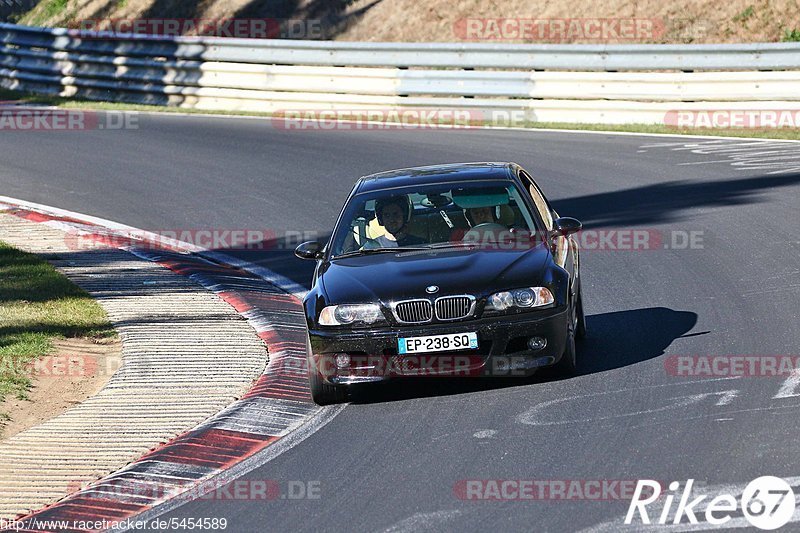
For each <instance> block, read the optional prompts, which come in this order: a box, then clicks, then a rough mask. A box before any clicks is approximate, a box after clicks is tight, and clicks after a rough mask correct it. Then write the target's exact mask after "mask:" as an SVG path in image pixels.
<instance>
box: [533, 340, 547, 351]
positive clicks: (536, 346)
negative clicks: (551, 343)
mask: <svg viewBox="0 0 800 533" xmlns="http://www.w3.org/2000/svg"><path fill="white" fill-rule="evenodd" d="M545 346H547V339H545V338H544V337H531V338H530V339H528V348H530V349H531V350H534V351H536V350H541V349H542V348H544V347H545Z"/></svg>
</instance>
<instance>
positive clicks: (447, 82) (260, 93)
mask: <svg viewBox="0 0 800 533" xmlns="http://www.w3.org/2000/svg"><path fill="white" fill-rule="evenodd" d="M733 70H735V71H733ZM643 71H647V72H643ZM0 85H2V86H5V87H8V88H19V89H25V90H30V91H34V92H44V93H48V94H61V95H64V96H83V97H87V98H93V99H103V100H118V101H128V102H136V103H154V104H160V105H181V106H184V107H198V108H205V109H230V110H250V111H265V112H274V111H279V110H285V109H342V108H345V109H353V110H355V109H387V108H396V107H433V108H464V109H490V110H491V109H503V110H510V109H517V110H525V111H526V112H530V114H531V117H532V118H533V119H535V120H536V119H538V120H545V119H543V118H541V117H542V116H543V114H544V115H548V118H547V120H562V121H569V120H575V121H578V122H581V121H584V122H585V121H597V120H600V121H601V122H609V121H611V122H620V121H622V122H625V121H630V120H633V119H636V120H639V121H641V120H644V121H646V122H649V121H652V119H653V118H654V117H656V116H660V117H663V113H664V110H663V109H662V108H663V107H664V104H670V103H673V104H670V105H671V107H669V106H668V107H667V109H675V108H676V105H675V104H677V103H680V106H683V107H685V106H687V105H688V107H690V108H694V107H697V105H701V107H702V106H703V105H705V106H706V107H709V106H710V108H712V109H713V106H714V105H716V107H719V105H720V104H721V103H725V102H736V103H740V104H741V103H742V102H760V103H759V104H758V105H756V106H755V107H756V108H760V109H771V108H772V109H774V108H776V107H780V108H786V107H787V106H788V107H790V108H794V107H798V108H800V90H798V88H800V43H764V44H749V45H694V46H688V45H506V44H502V45H501V44H481V43H463V44H449V43H443V44H439V43H424V44H420V43H412V44H409V43H350V42H329V41H290V40H256V39H226V38H205V37H180V38H172V37H161V36H147V35H112V34H104V33H97V34H89V33H83V32H79V31H77V30H67V29H63V28H56V29H44V28H31V27H23V26H15V25H10V24H0ZM614 102H616V103H614ZM689 103H692V104H689ZM698 103H699V104H698ZM704 103H705V104H704ZM578 104H580V105H578ZM587 109H593V112H591V113H589V112H587ZM547 110H554V111H552V112H549V111H547ZM623 110H624V111H623ZM614 113H623V115H616V116H612V115H613V114H614ZM633 115H636V116H635V117H634V116H633ZM582 117H585V118H586V119H591V120H584V119H583V118H582Z"/></svg>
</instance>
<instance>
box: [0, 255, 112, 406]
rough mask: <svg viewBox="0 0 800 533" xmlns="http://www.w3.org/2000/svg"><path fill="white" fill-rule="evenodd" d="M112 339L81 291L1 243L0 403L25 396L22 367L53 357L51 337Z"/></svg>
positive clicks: (39, 261) (26, 376) (49, 268)
mask: <svg viewBox="0 0 800 533" xmlns="http://www.w3.org/2000/svg"><path fill="white" fill-rule="evenodd" d="M115 336H116V332H115V331H114V329H113V327H112V326H111V324H110V323H109V321H108V318H107V317H106V314H105V311H103V308H102V307H100V305H99V304H98V303H97V302H96V301H94V300H93V299H92V298H91V297H90V296H89V295H88V294H87V293H86V292H85V291H83V290H82V289H80V288H79V287H77V286H76V285H74V284H73V283H72V282H70V281H69V280H68V279H67V278H66V277H64V276H63V275H61V274H60V273H59V272H58V271H57V270H56V269H55V268H53V266H51V265H50V264H49V263H47V262H46V261H44V260H43V259H42V258H40V257H39V256H37V255H34V254H29V253H26V252H23V251H20V250H18V249H16V248H14V247H12V246H9V245H8V244H6V243H3V242H1V241H0V401H2V400H3V399H4V398H5V397H6V396H9V395H13V396H16V397H18V398H21V399H25V398H27V392H28V390H29V389H30V387H31V384H32V383H31V379H30V373H29V372H28V371H26V369H25V365H27V364H29V363H31V362H33V361H35V360H36V359H37V358H39V357H41V356H43V355H47V354H49V353H51V352H52V350H53V340H54V339H58V338H76V337H77V338H89V339H101V338H113V337H115ZM6 417H7V415H6ZM3 418H4V415H3V413H1V412H0V420H2V419H3Z"/></svg>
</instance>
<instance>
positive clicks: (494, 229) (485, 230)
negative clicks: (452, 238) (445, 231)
mask: <svg viewBox="0 0 800 533" xmlns="http://www.w3.org/2000/svg"><path fill="white" fill-rule="evenodd" d="M502 233H508V228H507V227H505V226H504V225H502V224H498V223H497V222H484V223H482V224H478V225H477V226H475V227H474V228H472V229H471V230H469V231H468V232H467V233H465V234H464V238H463V239H462V240H463V241H465V242H469V241H474V242H484V241H485V238H484V236H485V235H492V236H493V237H494V238H493V239H491V240H492V241H494V242H497V241H499V240H500V239H499V237H500V235H501V234H502Z"/></svg>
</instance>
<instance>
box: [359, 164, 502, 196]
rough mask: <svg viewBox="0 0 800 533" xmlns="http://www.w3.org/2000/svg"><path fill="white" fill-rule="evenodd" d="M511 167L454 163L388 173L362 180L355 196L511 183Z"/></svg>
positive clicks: (372, 175) (373, 175) (366, 177)
mask: <svg viewBox="0 0 800 533" xmlns="http://www.w3.org/2000/svg"><path fill="white" fill-rule="evenodd" d="M514 166H515V164H514V163H454V164H448V165H430V166H425V167H412V168H402V169H398V170H389V171H386V172H379V173H377V174H370V175H369V176H364V177H363V178H361V179H360V180H359V182H358V186H357V190H356V193H357V194H359V193H364V192H372V191H378V190H382V189H392V188H395V187H405V186H409V185H417V184H425V183H446V182H450V181H453V182H455V181H470V180H511V175H512V174H511V169H512V167H514Z"/></svg>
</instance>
